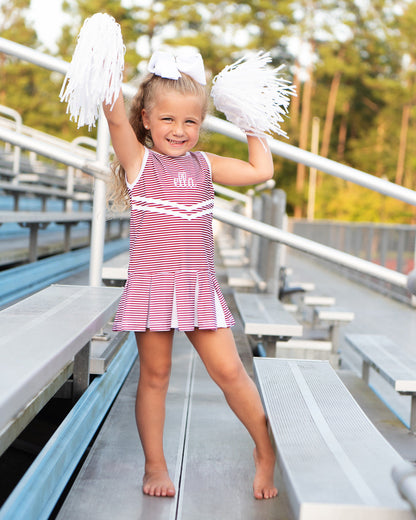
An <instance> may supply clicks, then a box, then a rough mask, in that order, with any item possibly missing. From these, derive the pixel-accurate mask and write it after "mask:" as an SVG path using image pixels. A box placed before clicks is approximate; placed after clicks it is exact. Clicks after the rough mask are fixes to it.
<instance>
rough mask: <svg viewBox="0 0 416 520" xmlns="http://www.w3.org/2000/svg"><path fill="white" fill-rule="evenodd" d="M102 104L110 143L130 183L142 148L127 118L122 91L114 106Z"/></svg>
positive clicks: (134, 174) (136, 170) (141, 153)
mask: <svg viewBox="0 0 416 520" xmlns="http://www.w3.org/2000/svg"><path fill="white" fill-rule="evenodd" d="M110 108H111V105H105V104H103V110H104V115H105V117H106V119H107V123H108V128H109V130H110V136H111V142H112V144H113V148H114V151H115V153H116V155H117V158H118V160H119V161H120V163H121V165H122V166H123V168H124V170H125V172H126V176H127V180H128V181H129V182H130V183H132V182H133V181H134V180H135V179H136V177H137V174H138V172H139V170H140V166H141V164H142V159H143V154H144V147H143V145H142V144H141V143H140V142H139V141H138V140H137V137H136V134H135V133H134V130H133V128H132V127H131V125H130V123H129V120H128V118H127V114H126V109H125V106H124V99H123V94H122V91H121V90H120V94H119V96H118V98H117V100H116V102H115V104H114V107H113V109H112V110H110Z"/></svg>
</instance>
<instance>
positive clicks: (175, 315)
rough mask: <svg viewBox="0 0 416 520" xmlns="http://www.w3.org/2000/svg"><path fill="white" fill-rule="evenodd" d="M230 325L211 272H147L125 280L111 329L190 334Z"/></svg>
mask: <svg viewBox="0 0 416 520" xmlns="http://www.w3.org/2000/svg"><path fill="white" fill-rule="evenodd" d="M233 325H234V318H233V316H232V314H231V312H230V310H229V308H228V306H227V304H226V302H225V299H224V296H223V294H222V292H221V289H220V287H219V284H218V281H217V279H216V276H215V273H214V272H211V271H209V270H186V271H150V272H144V273H140V274H138V273H137V272H136V273H134V275H133V276H129V277H128V279H127V282H126V285H125V287H124V292H123V294H122V297H121V299H120V304H119V307H118V310H117V313H116V316H115V319H114V325H113V330H115V331H123V330H124V331H138V332H144V331H145V330H147V329H149V330H153V331H167V330H170V329H178V330H181V331H191V330H194V329H196V328H198V329H217V328H223V327H231V326H233Z"/></svg>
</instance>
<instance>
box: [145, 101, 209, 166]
mask: <svg viewBox="0 0 416 520" xmlns="http://www.w3.org/2000/svg"><path fill="white" fill-rule="evenodd" d="M142 118H143V124H144V126H145V128H147V129H150V132H151V134H152V140H153V143H154V146H153V150H154V151H155V152H158V153H161V154H163V155H169V156H171V157H179V156H181V155H185V154H186V153H187V152H189V151H190V150H191V149H192V148H193V147H194V146H195V145H196V144H197V142H198V139H199V130H200V128H201V124H202V106H201V100H200V98H199V97H197V96H195V95H192V94H181V93H179V92H174V91H169V92H167V93H165V94H164V93H162V92H160V93H158V95H157V97H156V99H155V103H154V106H153V108H152V109H151V110H150V111H147V110H146V109H143V111H142Z"/></svg>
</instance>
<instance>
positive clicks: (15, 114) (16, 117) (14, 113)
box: [0, 105, 23, 182]
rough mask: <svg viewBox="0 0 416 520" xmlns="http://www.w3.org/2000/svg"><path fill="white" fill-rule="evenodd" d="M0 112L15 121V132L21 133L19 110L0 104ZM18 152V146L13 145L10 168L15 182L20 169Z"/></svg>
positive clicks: (21, 122)
mask: <svg viewBox="0 0 416 520" xmlns="http://www.w3.org/2000/svg"><path fill="white" fill-rule="evenodd" d="M0 113H1V114H2V115H5V116H8V117H10V118H11V119H13V120H14V122H15V123H16V133H18V134H21V133H22V127H23V120H22V116H21V115H20V114H19V112H17V111H16V110H14V109H12V108H9V107H5V106H3V105H1V106H0ZM20 153H21V152H20V146H17V145H15V147H14V152H13V169H12V171H13V173H14V175H15V178H14V179H13V181H15V182H17V181H18V177H17V176H18V174H19V169H20Z"/></svg>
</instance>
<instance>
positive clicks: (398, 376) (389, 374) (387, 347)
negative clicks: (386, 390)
mask: <svg viewBox="0 0 416 520" xmlns="http://www.w3.org/2000/svg"><path fill="white" fill-rule="evenodd" d="M345 339H346V341H347V344H348V345H350V346H351V347H352V348H353V350H355V351H356V352H357V353H358V354H359V355H360V356H361V357H362V360H363V365H362V377H363V380H364V381H365V382H366V383H367V384H368V383H369V376H370V367H371V368H373V369H374V370H375V371H376V372H378V373H379V374H380V375H381V376H382V377H383V379H384V380H385V381H387V382H388V383H389V384H390V385H391V386H392V387H393V388H394V389H395V390H396V392H398V393H399V394H402V395H410V396H411V412H410V430H411V431H412V432H413V433H416V358H415V357H414V356H409V355H408V354H407V353H406V352H403V350H402V349H400V348H399V347H398V346H397V345H396V343H394V342H393V341H392V340H390V339H389V338H388V337H387V336H383V335H381V334H346V336H345Z"/></svg>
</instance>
